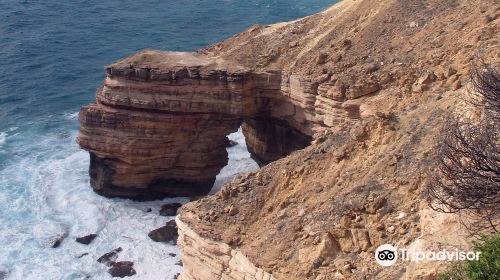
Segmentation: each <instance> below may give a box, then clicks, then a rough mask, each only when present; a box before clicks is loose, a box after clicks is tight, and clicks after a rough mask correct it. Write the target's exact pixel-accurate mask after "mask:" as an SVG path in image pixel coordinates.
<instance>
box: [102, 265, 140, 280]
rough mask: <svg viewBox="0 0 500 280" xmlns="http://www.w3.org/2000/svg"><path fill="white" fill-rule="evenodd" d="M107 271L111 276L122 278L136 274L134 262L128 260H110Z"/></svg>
mask: <svg viewBox="0 0 500 280" xmlns="http://www.w3.org/2000/svg"><path fill="white" fill-rule="evenodd" d="M108 273H109V274H110V275H111V276H113V277H118V278H124V277H129V276H133V275H135V274H137V272H136V271H135V269H134V263H133V262H129V261H123V262H111V263H110V268H109V269H108Z"/></svg>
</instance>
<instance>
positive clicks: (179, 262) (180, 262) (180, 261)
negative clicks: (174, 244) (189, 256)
mask: <svg viewBox="0 0 500 280" xmlns="http://www.w3.org/2000/svg"><path fill="white" fill-rule="evenodd" d="M175 265H178V266H184V265H183V264H182V260H179V261H178V262H176V263H175Z"/></svg>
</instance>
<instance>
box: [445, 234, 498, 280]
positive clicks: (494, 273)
mask: <svg viewBox="0 0 500 280" xmlns="http://www.w3.org/2000/svg"><path fill="white" fill-rule="evenodd" d="M473 244H474V246H473V247H474V250H475V251H478V252H481V255H480V257H479V260H474V261H465V262H463V263H459V264H454V265H451V266H450V267H448V269H447V270H446V271H445V272H443V273H441V274H439V276H438V278H437V279H438V280H498V279H500V233H496V234H494V235H491V236H483V237H481V238H480V239H479V240H477V241H475V242H473Z"/></svg>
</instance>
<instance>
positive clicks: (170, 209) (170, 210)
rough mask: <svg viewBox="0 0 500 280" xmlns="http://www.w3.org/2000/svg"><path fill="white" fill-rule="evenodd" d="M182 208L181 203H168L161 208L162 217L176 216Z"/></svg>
mask: <svg viewBox="0 0 500 280" xmlns="http://www.w3.org/2000/svg"><path fill="white" fill-rule="evenodd" d="M181 206H182V204H180V203H167V204H164V205H162V206H161V209H160V216H175V215H177V210H178V209H179V208H180V207H181Z"/></svg>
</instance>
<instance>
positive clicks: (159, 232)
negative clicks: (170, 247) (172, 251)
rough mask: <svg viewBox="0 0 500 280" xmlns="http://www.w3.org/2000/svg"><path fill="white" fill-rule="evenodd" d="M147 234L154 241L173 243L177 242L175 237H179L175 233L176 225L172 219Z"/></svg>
mask: <svg viewBox="0 0 500 280" xmlns="http://www.w3.org/2000/svg"><path fill="white" fill-rule="evenodd" d="M148 236H149V238H151V239H153V241H156V242H170V241H172V243H173V244H177V238H178V237H179V235H178V233H177V225H176V224H175V221H174V220H172V221H170V222H168V223H167V224H166V225H165V226H163V227H161V228H158V229H155V230H153V231H151V232H150V233H149V234H148Z"/></svg>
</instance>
